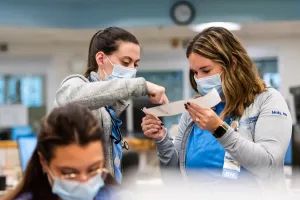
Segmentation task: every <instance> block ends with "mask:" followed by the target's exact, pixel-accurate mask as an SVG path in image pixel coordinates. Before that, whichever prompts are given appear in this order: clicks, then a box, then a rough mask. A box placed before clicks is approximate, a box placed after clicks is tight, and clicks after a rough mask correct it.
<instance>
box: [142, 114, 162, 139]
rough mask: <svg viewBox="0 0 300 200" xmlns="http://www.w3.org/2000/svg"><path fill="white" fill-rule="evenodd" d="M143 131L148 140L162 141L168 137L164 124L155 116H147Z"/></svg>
mask: <svg viewBox="0 0 300 200" xmlns="http://www.w3.org/2000/svg"><path fill="white" fill-rule="evenodd" d="M142 130H143V132H144V135H145V136H147V137H148V138H151V139H154V140H157V141H160V140H162V139H163V138H164V136H165V135H166V129H165V128H164V123H162V122H161V121H160V119H158V118H157V117H155V116H153V115H146V116H145V117H144V118H143V121H142Z"/></svg>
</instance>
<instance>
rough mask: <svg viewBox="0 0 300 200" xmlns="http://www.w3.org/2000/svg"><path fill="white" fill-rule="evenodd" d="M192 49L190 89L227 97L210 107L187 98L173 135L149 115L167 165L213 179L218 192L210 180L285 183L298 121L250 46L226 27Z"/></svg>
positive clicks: (198, 39) (201, 37) (193, 177)
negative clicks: (266, 79)
mask: <svg viewBox="0 0 300 200" xmlns="http://www.w3.org/2000/svg"><path fill="white" fill-rule="evenodd" d="M186 55H187V58H188V60H189V64H190V77H189V78H190V82H191V86H192V88H193V89H194V90H195V91H196V92H198V93H200V94H201V95H205V94H207V93H208V92H210V91H211V90H212V89H213V88H215V89H216V90H217V91H218V92H219V94H220V96H221V98H222V102H221V103H219V104H218V105H217V106H216V107H215V108H212V109H205V108H201V107H200V106H199V105H196V104H193V103H190V102H187V103H186V104H185V108H186V111H187V112H186V113H184V114H183V115H182V117H181V120H180V122H179V128H178V135H177V136H176V138H175V141H172V139H171V138H170V137H169V136H168V133H167V131H166V129H164V128H163V126H162V124H161V122H160V121H159V120H157V118H156V117H154V116H151V115H147V116H146V117H145V118H144V119H143V123H142V128H143V131H144V134H145V135H146V136H148V137H150V138H152V139H154V140H155V141H156V143H157V151H158V156H159V159H160V162H161V164H162V166H165V167H171V166H173V167H175V168H176V167H179V168H180V171H181V174H182V175H183V177H184V178H186V179H188V180H189V181H190V182H191V181H196V182H197V183H204V184H205V185H208V184H210V185H212V189H213V191H214V190H216V184H211V183H220V184H219V186H220V188H224V187H225V186H228V185H231V184H234V185H235V186H238V187H240V186H246V188H247V189H250V188H255V187H256V186H257V188H259V189H261V187H260V186H262V185H263V186H267V187H269V188H272V189H274V190H277V191H278V190H282V189H284V188H285V179H284V172H283V167H284V166H283V163H284V157H285V153H286V150H287V147H288V144H289V141H290V138H291V132H292V119H291V115H290V112H289V109H288V107H287V104H286V102H285V100H284V98H283V97H282V95H281V94H280V93H279V92H278V91H276V90H275V89H272V88H266V86H265V83H264V82H263V80H262V79H261V78H260V77H259V75H258V71H257V68H256V66H255V65H254V63H253V61H252V60H251V59H250V57H249V56H248V54H247V52H246V50H245V49H244V48H243V46H242V45H241V43H240V42H239V41H238V40H237V38H235V36H234V35H233V34H232V33H230V32H229V31H228V30H226V29H224V28H220V27H211V28H208V29H206V30H204V31H203V32H201V33H199V34H198V35H197V36H195V37H194V39H193V40H191V42H190V43H189V45H188V48H187V51H186ZM225 183H226V184H225ZM261 184H262V185H261ZM234 191H239V189H237V188H236V187H235V190H232V192H234Z"/></svg>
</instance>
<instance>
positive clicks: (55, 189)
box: [52, 173, 104, 200]
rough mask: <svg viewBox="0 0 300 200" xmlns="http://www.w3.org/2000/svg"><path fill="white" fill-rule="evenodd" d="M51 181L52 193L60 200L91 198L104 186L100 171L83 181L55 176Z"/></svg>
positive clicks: (87, 199)
mask: <svg viewBox="0 0 300 200" xmlns="http://www.w3.org/2000/svg"><path fill="white" fill-rule="evenodd" d="M53 181H54V183H53V186H52V193H53V194H56V195H58V196H59V197H60V198H61V199H62V200H93V199H94V198H95V196H96V195H97V193H98V192H99V190H100V188H102V187H103V186H104V181H103V179H102V176H101V173H100V174H97V175H96V176H94V177H92V178H90V179H89V180H88V181H87V182H84V183H82V182H79V181H73V180H66V179H60V178H57V177H53Z"/></svg>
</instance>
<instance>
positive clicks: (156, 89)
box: [146, 81, 169, 104]
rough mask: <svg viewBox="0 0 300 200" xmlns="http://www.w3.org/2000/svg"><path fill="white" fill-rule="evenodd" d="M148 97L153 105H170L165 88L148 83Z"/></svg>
mask: <svg viewBox="0 0 300 200" xmlns="http://www.w3.org/2000/svg"><path fill="white" fill-rule="evenodd" d="M146 85H147V89H148V96H149V99H150V101H151V103H153V104H167V103H169V100H168V97H167V96H166V93H165V92H166V90H165V88H164V87H162V86H159V85H156V84H154V83H151V82H148V81H146Z"/></svg>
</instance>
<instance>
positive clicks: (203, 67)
mask: <svg viewBox="0 0 300 200" xmlns="http://www.w3.org/2000/svg"><path fill="white" fill-rule="evenodd" d="M208 67H210V66H207V65H206V66H202V67H199V69H200V70H201V69H205V68H208Z"/></svg>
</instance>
